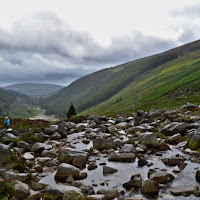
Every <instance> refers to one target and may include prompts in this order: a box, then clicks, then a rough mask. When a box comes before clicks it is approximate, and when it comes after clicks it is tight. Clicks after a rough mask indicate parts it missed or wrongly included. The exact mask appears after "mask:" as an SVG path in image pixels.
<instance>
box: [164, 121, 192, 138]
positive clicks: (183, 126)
mask: <svg viewBox="0 0 200 200" xmlns="http://www.w3.org/2000/svg"><path fill="white" fill-rule="evenodd" d="M187 128H188V125H187V123H184V122H172V123H170V124H168V125H166V126H165V127H164V128H162V129H160V132H161V133H163V134H164V135H166V136H172V135H174V134H176V133H180V134H181V135H182V136H184V135H186V133H187Z"/></svg>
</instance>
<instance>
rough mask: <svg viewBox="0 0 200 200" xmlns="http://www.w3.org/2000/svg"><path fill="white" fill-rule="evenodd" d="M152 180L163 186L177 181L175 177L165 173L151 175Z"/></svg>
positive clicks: (157, 172)
mask: <svg viewBox="0 0 200 200" xmlns="http://www.w3.org/2000/svg"><path fill="white" fill-rule="evenodd" d="M150 179H153V180H154V181H157V182H158V183H161V184H163V183H167V182H169V181H171V180H173V179H175V177H174V176H173V175H172V174H170V173H168V172H165V171H155V172H154V173H152V174H151V175H150Z"/></svg>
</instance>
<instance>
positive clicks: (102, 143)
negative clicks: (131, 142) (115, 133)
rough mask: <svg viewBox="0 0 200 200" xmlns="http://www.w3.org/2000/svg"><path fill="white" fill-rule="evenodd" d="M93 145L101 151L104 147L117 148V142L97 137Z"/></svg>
mask: <svg viewBox="0 0 200 200" xmlns="http://www.w3.org/2000/svg"><path fill="white" fill-rule="evenodd" d="M93 147H94V148H95V149H97V150H99V151H101V150H104V149H115V148H116V143H115V142H113V141H112V140H107V139H95V140H94V141H93Z"/></svg>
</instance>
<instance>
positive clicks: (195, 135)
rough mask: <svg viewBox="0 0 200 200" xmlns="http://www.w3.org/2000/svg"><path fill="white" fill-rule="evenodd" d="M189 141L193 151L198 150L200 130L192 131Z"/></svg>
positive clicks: (189, 134) (188, 137)
mask: <svg viewBox="0 0 200 200" xmlns="http://www.w3.org/2000/svg"><path fill="white" fill-rule="evenodd" d="M187 139H188V140H189V144H188V146H189V148H190V149H192V150H196V149H197V148H199V147H200V129H197V130H194V129H193V130H190V132H189V133H188V135H187Z"/></svg>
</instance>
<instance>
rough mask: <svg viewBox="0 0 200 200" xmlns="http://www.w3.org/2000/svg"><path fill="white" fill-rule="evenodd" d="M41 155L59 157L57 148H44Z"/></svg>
mask: <svg viewBox="0 0 200 200" xmlns="http://www.w3.org/2000/svg"><path fill="white" fill-rule="evenodd" d="M41 156H43V157H49V158H57V152H56V150H55V149H51V150H44V151H42V153H41Z"/></svg>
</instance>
